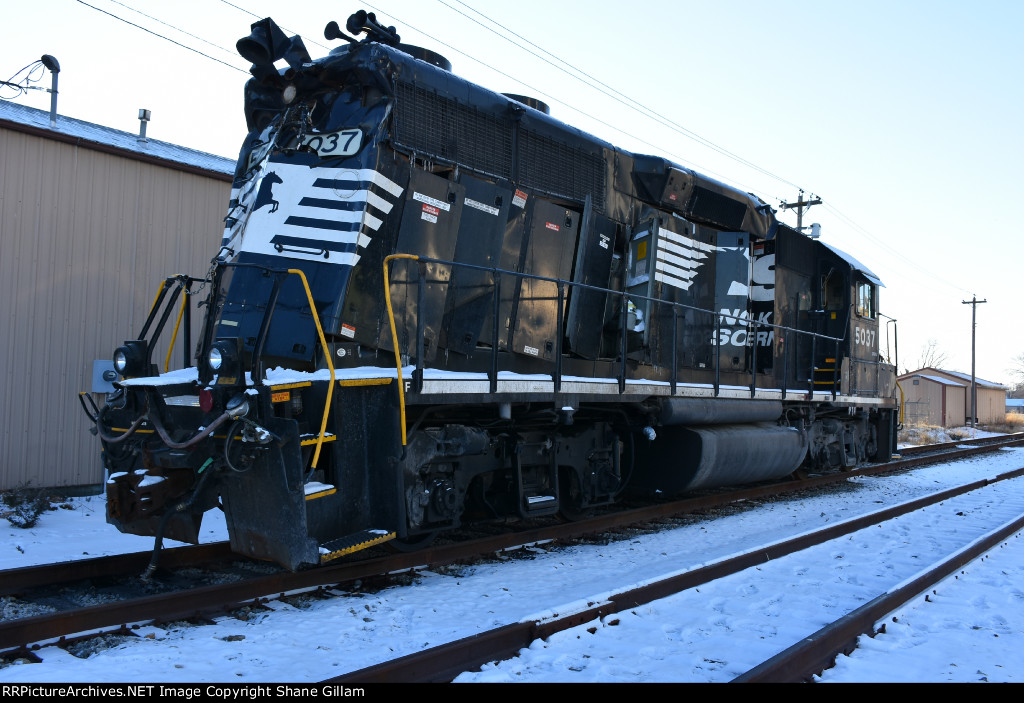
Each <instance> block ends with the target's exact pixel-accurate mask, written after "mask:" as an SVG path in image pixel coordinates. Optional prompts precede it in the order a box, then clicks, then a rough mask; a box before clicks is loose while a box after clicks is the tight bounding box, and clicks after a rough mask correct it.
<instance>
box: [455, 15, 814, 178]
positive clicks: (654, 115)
mask: <svg viewBox="0 0 1024 703" xmlns="http://www.w3.org/2000/svg"><path fill="white" fill-rule="evenodd" d="M437 1H438V2H439V3H441V4H442V5H444V6H445V7H447V8H449V9H451V10H452V11H454V12H458V13H459V14H460V15H462V16H463V17H465V18H466V19H468V20H470V21H471V22H475V23H476V24H478V25H480V26H481V27H483V28H484V29H487V30H488V31H490V32H492V33H493V34H495V35H497V36H499V37H501V38H502V39H505V41H508V42H509V43H511V44H513V45H515V46H520V45H518V44H515V42H513V41H512V40H511V39H509V38H508V37H507V36H503V35H501V34H500V33H499V32H496V31H495V30H494V29H492V28H491V27H488V26H486V25H484V24H482V23H480V22H478V21H477V20H474V19H473V18H472V17H469V16H468V15H466V13H464V12H462V11H460V10H457V9H456V8H454V7H452V6H451V5H449V4H448V3H447V2H445V0H437ZM455 1H456V2H458V3H459V4H460V5H462V6H463V7H466V8H468V9H469V10H471V11H472V12H475V13H476V14H478V15H480V16H481V17H483V18H484V19H486V20H487V21H488V22H491V23H492V24H494V25H497V26H498V27H500V28H501V29H502V30H504V31H505V32H508V33H509V34H511V35H513V36H515V37H518V38H519V39H522V40H523V41H524V42H526V43H527V44H529V45H530V46H532V47H535V48H536V49H538V50H539V51H542V52H544V53H545V54H547V55H548V56H550V57H552V58H553V59H555V60H556V61H558V62H559V63H562V64H564V65H565V66H568V67H569V68H571V69H572V70H573V71H575V72H576V73H578V74H580V75H582V76H585V77H586V78H587V79H588V80H590V81H593V83H588V82H587V81H585V80H583V79H582V78H580V76H578V75H573V74H572V73H570V72H569V71H566V70H565V69H564V68H562V67H561V66H558V65H556V64H554V63H552V62H551V61H548V60H547V59H545V58H544V57H543V56H540V55H538V54H537V53H535V52H533V51H530V50H529V49H526V51H527V53H530V54H532V55H533V56H536V57H537V58H539V59H540V60H542V61H544V62H546V63H548V64H549V65H551V66H554V67H555V68H557V69H559V70H561V71H562V72H563V73H566V74H567V75H569V76H572V77H573V78H575V79H576V80H578V81H580V82H581V83H583V84H584V85H587V86H588V87H591V88H594V89H595V90H597V91H599V92H601V93H603V94H604V95H607V96H608V97H610V98H612V99H613V100H616V101H617V102H620V103H622V104H623V105H625V106H626V107H629V108H632V109H634V110H637V111H638V112H641V114H644V116H645V117H649V118H651V119H654V120H656V121H657V122H659V123H661V124H662V125H665V126H666V127H670V128H672V129H674V130H675V131H676V132H677V133H679V134H682V135H683V136H685V137H688V138H689V139H693V140H694V141H696V142H698V143H699V144H701V145H703V146H706V147H708V148H709V149H712V150H714V151H716V152H718V153H719V154H722V155H723V156H727V157H728V158H730V159H733V160H734V161H737V162H739V163H741V164H743V165H744V166H747V167H749V168H752V169H754V170H755V171H759V172H760V173H762V174H764V175H766V176H769V177H771V178H774V179H775V180H777V181H781V182H782V183H785V184H787V185H790V186H792V187H794V188H797V189H799V188H800V186H798V185H796V184H795V183H793V182H792V181H788V180H786V179H785V178H782V177H781V176H778V175H776V174H774V173H772V172H771V171H769V170H767V169H765V168H762V167H761V166H758V165H757V164H755V163H754V162H752V161H749V160H748V159H745V158H743V157H742V156H739V155H737V154H734V153H733V152H731V151H729V150H728V149H725V148H724V147H721V146H719V145H718V144H715V143H714V142H712V141H711V140H710V139H707V138H705V137H702V136H701V135H699V134H697V133H696V132H694V131H693V130H691V129H687V128H686V127H684V126H682V125H681V124H679V123H678V122H674V121H673V120H671V119H670V118H668V117H665V116H664V115H661V114H660V113H658V112H657V111H656V110H653V109H651V108H649V107H647V106H646V105H644V104H643V103H641V102H640V101H638V100H636V99H635V98H631V97H629V96H628V95H626V94H624V93H622V92H621V91H618V90H616V89H615V88H613V87H611V86H610V85H608V84H607V83H604V82H602V81H600V80H598V79H596V78H594V77H593V76H591V75H590V74H588V73H587V72H586V71H584V70H582V69H580V68H577V67H576V66H573V65H572V64H571V63H569V62H568V61H566V60H564V59H562V58H559V57H558V56H555V55H554V54H552V53H551V52H550V51H548V50H547V49H544V48H543V47H541V46H538V45H537V44H534V43H533V42H532V41H530V40H529V39H527V38H526V37H524V36H522V35H521V34H517V33H516V32H514V31H512V30H511V29H509V28H508V27H506V26H504V25H503V24H501V23H500V22H498V21H497V20H494V19H491V18H490V17H488V16H487V15H485V14H484V13H482V12H480V11H479V10H477V9H475V8H473V7H470V6H469V5H467V4H466V3H465V2H462V0H455ZM520 48H521V47H520ZM594 84H596V85H594ZM597 86H603V88H599V87H597ZM604 88H607V89H608V90H604ZM609 91H611V92H609ZM612 93H615V95H612ZM616 95H617V96H621V98H619V97H616ZM626 101H628V102H626Z"/></svg>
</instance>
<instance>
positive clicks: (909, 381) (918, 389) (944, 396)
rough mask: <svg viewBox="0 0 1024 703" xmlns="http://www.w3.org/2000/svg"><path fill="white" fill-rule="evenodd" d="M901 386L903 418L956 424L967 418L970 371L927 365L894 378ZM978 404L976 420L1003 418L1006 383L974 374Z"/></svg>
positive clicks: (985, 420)
mask: <svg viewBox="0 0 1024 703" xmlns="http://www.w3.org/2000/svg"><path fill="white" fill-rule="evenodd" d="M898 381H899V384H900V388H901V389H902V390H903V398H904V400H903V402H904V409H903V421H904V422H905V423H907V424H928V425H939V426H942V427H959V426H961V425H966V424H970V422H971V417H970V416H971V374H969V373H966V374H965V373H961V372H959V371H949V370H947V369H936V368H932V367H927V368H923V369H919V370H917V371H912V372H910V373H905V374H903V375H902V376H900V377H899V378H898ZM974 383H975V386H976V387H977V396H978V407H977V412H976V413H975V418H976V422H977V423H980V424H988V423H1000V422H1003V421H1004V420H1005V419H1006V391H1007V390H1008V389H1007V387H1006V386H1004V385H1002V384H1000V383H996V382H994V381H987V380H985V379H983V378H978V377H977V376H975V378H974Z"/></svg>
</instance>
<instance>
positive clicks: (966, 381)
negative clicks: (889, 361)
mask: <svg viewBox="0 0 1024 703" xmlns="http://www.w3.org/2000/svg"><path fill="white" fill-rule="evenodd" d="M928 371H933V372H934V371H937V372H939V373H940V374H946V375H947V376H952V377H954V378H956V379H959V380H960V381H963V384H958V383H951V382H950V379H948V378H943V377H941V376H937V375H935V374H934V373H933V374H929V373H926V372H928ZM912 376H920V377H922V378H927V379H929V380H932V381H938V382H939V383H944V384H947V385H965V386H969V385H971V374H969V373H960V372H959V371H949V370H947V369H936V368H932V367H928V368H923V369H918V370H917V371H910V372H909V373H905V374H900V376H898V379H899V380H901V381H902V380H903V379H905V378H910V377H912ZM974 382H975V383H976V384H977V385H978V388H991V389H995V390H1002V391H1005V390H1009V388H1007V387H1006V386H1004V385H1002V384H1001V383H996V382H995V381H986V380H985V379H983V378H978V377H977V376H975V377H974Z"/></svg>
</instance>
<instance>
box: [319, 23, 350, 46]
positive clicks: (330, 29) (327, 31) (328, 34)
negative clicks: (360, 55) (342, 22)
mask: <svg viewBox="0 0 1024 703" xmlns="http://www.w3.org/2000/svg"><path fill="white" fill-rule="evenodd" d="M324 39H344V40H345V41H347V42H348V43H349V44H355V43H356V40H355V39H353V38H352V37H350V36H349V35H347V34H345V33H344V32H343V31H341V27H339V26H338V23H337V22H335V21H334V20H331V21H330V22H328V23H327V26H326V27H324Z"/></svg>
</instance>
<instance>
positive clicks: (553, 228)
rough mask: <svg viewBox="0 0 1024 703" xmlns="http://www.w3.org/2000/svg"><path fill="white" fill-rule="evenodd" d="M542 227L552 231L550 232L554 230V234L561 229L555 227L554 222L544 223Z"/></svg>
mask: <svg viewBox="0 0 1024 703" xmlns="http://www.w3.org/2000/svg"><path fill="white" fill-rule="evenodd" d="M544 226H545V227H547V228H548V229H552V230H554V231H556V232H557V231H558V230H560V229H561V227H559V226H558V225H556V224H555V223H554V222H545V223H544Z"/></svg>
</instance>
